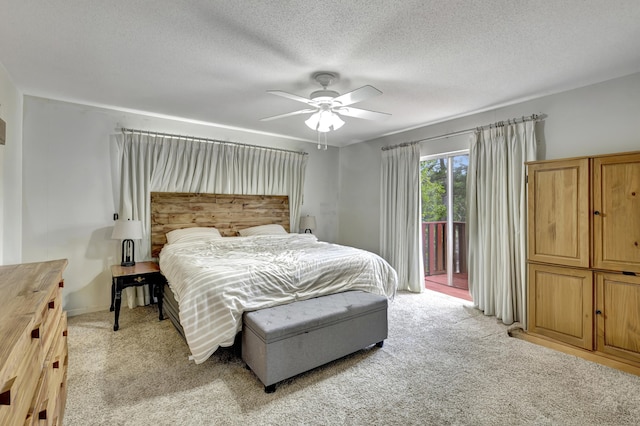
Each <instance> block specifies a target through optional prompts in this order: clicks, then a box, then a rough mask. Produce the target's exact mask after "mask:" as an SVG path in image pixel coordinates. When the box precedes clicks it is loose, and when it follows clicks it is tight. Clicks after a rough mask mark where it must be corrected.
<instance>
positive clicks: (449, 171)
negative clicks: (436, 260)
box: [420, 149, 469, 287]
mask: <svg viewBox="0 0 640 426" xmlns="http://www.w3.org/2000/svg"><path fill="white" fill-rule="evenodd" d="M460 155H466V156H469V150H468V149H461V150H458V151H450V152H443V153H440V154H431V155H423V156H421V157H420V162H423V161H427V160H435V159H439V158H446V159H447V254H446V256H447V285H448V286H449V287H453V250H454V247H453V157H457V156H460ZM420 229H422V226H421V227H420ZM422 245H423V247H424V241H423V242H422Z"/></svg>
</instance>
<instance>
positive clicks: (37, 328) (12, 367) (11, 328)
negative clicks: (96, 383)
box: [0, 259, 68, 426]
mask: <svg viewBox="0 0 640 426" xmlns="http://www.w3.org/2000/svg"><path fill="white" fill-rule="evenodd" d="M66 266H67V260H66V259H61V260H53V261H49V262H38V263H25V264H20V265H8V266H0V342H2V344H0V425H3V426H4V425H7V426H9V425H32V424H33V425H36V424H37V425H61V424H62V418H63V414H64V406H65V401H66V395H67V364H68V356H67V315H66V312H64V311H63V310H62V286H63V279H62V274H63V271H64V269H65V267H66Z"/></svg>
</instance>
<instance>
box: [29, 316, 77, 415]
mask: <svg viewBox="0 0 640 426" xmlns="http://www.w3.org/2000/svg"><path fill="white" fill-rule="evenodd" d="M59 317H60V319H59V321H58V324H57V328H56V330H55V332H53V333H51V335H52V336H53V341H52V344H51V348H50V349H49V353H48V354H47V356H46V357H45V360H44V365H43V368H42V374H41V375H40V380H39V381H38V387H37V390H36V393H35V394H34V397H33V401H32V402H31V405H30V408H29V413H28V416H27V421H26V424H33V425H42V424H47V425H55V424H59V422H58V421H57V419H58V416H59V413H60V404H59V397H60V393H61V386H62V384H63V382H64V381H65V376H66V370H67V365H68V358H67V356H68V355H67V336H66V334H67V314H66V312H62V313H61V314H60V315H59ZM65 385H66V384H65ZM63 390H64V391H65V392H66V389H63Z"/></svg>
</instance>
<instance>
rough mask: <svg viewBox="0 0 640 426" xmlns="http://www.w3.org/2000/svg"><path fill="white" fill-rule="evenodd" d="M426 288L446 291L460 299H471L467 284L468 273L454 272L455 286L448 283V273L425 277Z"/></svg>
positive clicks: (445, 292)
mask: <svg viewBox="0 0 640 426" xmlns="http://www.w3.org/2000/svg"><path fill="white" fill-rule="evenodd" d="M424 288H427V289H429V290H433V291H437V292H439V293H444V294H447V295H449V296H453V297H457V298H458V299H463V300H468V301H470V302H471V301H472V300H471V295H470V294H469V290H468V284H467V274H453V286H449V285H447V275H446V274H443V275H430V276H426V277H424Z"/></svg>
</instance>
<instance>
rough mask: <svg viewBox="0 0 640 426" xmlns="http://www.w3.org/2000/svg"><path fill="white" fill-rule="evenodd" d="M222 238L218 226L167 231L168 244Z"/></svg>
mask: <svg viewBox="0 0 640 426" xmlns="http://www.w3.org/2000/svg"><path fill="white" fill-rule="evenodd" d="M217 238H222V235H220V231H218V230H217V229H216V228H202V227H195V228H183V229H174V230H173V231H170V232H167V244H175V243H186V242H197V241H204V240H211V239H217Z"/></svg>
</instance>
